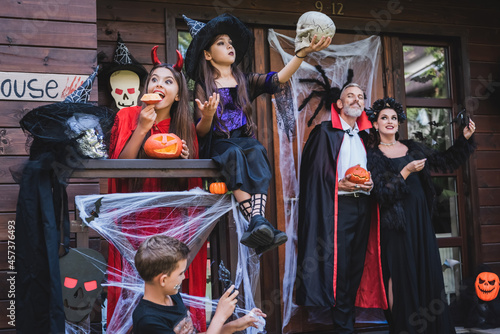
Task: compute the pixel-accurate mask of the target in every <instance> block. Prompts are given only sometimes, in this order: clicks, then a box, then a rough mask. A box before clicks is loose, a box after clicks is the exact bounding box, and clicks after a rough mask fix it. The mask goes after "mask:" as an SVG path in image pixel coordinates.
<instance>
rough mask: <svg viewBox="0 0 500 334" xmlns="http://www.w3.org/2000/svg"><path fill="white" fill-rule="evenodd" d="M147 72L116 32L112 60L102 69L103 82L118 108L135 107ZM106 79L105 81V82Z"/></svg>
mask: <svg viewBox="0 0 500 334" xmlns="http://www.w3.org/2000/svg"><path fill="white" fill-rule="evenodd" d="M147 75H148V72H147V71H146V69H145V68H144V66H142V65H141V64H140V63H139V62H138V61H137V60H136V59H135V58H134V57H133V56H132V54H131V53H130V51H129V49H128V48H127V46H126V45H125V43H124V42H123V40H122V38H121V37H120V34H119V33H118V40H117V42H116V50H115V54H114V56H113V62H112V63H111V64H108V65H106V67H105V69H104V70H103V73H102V76H101V75H100V76H99V77H101V79H102V80H103V82H105V83H106V84H109V87H110V90H111V96H112V97H113V99H114V100H115V104H116V107H117V108H118V109H122V108H126V107H135V106H137V103H138V98H139V95H140V92H141V83H143V82H144V81H145V79H146V77H147ZM106 81H107V82H106Z"/></svg>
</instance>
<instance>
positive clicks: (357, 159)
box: [337, 117, 370, 195]
mask: <svg viewBox="0 0 500 334" xmlns="http://www.w3.org/2000/svg"><path fill="white" fill-rule="evenodd" d="M340 121H341V122H342V129H343V130H344V131H346V133H344V141H343V142H342V145H341V146H340V152H339V157H338V159H337V176H338V177H337V178H338V180H341V179H343V178H344V176H345V172H346V171H347V170H348V169H349V168H351V167H353V166H356V165H358V164H359V165H360V166H361V167H363V168H364V169H366V149H365V146H364V145H363V143H362V142H361V138H360V137H359V128H358V124H357V123H354V128H351V126H350V125H349V124H347V122H346V121H344V120H343V119H342V117H340ZM355 192H360V193H363V194H367V195H369V194H370V193H369V192H366V191H362V190H358V191H355ZM338 194H339V195H345V194H352V192H348V191H340V190H339V192H338Z"/></svg>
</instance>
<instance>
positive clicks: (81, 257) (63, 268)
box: [59, 248, 106, 323]
mask: <svg viewBox="0 0 500 334" xmlns="http://www.w3.org/2000/svg"><path fill="white" fill-rule="evenodd" d="M104 261H105V260H104V256H102V254H101V253H99V252H97V251H95V250H93V249H89V248H73V249H70V250H69V253H68V254H66V255H65V256H63V257H62V258H60V259H59V267H60V272H61V282H62V285H63V286H62V294H63V304H64V314H65V316H66V320H68V321H69V322H73V323H78V322H81V321H82V320H84V319H85V318H86V317H87V316H88V315H89V314H90V312H91V311H92V307H93V306H94V303H95V301H96V299H97V296H98V295H99V293H100V292H101V289H102V287H101V281H102V279H103V278H104V273H105V271H106V263H105V262H104Z"/></svg>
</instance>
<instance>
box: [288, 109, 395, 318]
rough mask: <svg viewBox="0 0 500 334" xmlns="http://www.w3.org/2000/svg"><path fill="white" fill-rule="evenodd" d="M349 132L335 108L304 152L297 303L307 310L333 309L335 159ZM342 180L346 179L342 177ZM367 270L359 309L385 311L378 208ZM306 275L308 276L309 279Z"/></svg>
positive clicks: (363, 122) (365, 123) (361, 124)
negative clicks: (381, 309) (313, 307)
mask: <svg viewBox="0 0 500 334" xmlns="http://www.w3.org/2000/svg"><path fill="white" fill-rule="evenodd" d="M357 124H358V128H359V130H360V132H359V134H360V137H361V138H362V139H363V137H364V135H367V133H366V131H363V130H365V129H367V128H370V127H371V123H370V121H369V120H368V117H367V116H366V114H365V113H364V112H363V114H362V115H361V116H360V117H359V118H358V120H357ZM344 134H345V132H344V131H343V130H342V124H341V121H340V116H339V114H338V113H337V111H336V110H335V109H334V107H333V105H332V121H325V122H322V123H321V124H319V125H317V126H316V127H315V128H314V129H313V131H312V132H311V134H310V136H309V139H308V140H307V143H306V145H305V147H304V150H303V154H302V162H305V163H302V164H301V168H300V199H299V225H298V230H297V235H298V258H297V282H296V302H297V304H298V305H305V306H326V307H332V306H335V298H336V283H337V257H336V256H337V218H338V214H342V213H339V212H338V208H337V204H338V197H337V196H338V195H337V193H338V179H339V178H341V176H339V175H337V161H338V160H337V158H338V155H339V152H340V147H341V145H342V141H343V138H344ZM342 177H343V175H342ZM372 211H373V214H372V223H371V227H370V237H369V240H368V247H367V250H366V258H365V266H364V271H363V276H362V278H361V284H360V286H359V289H358V292H357V297H356V306H359V307H366V308H383V309H387V301H386V298H385V290H384V286H383V280H382V268H381V262H380V229H379V219H378V209H377V207H375V206H374V208H373V210H372ZM306 272H309V273H308V274H306Z"/></svg>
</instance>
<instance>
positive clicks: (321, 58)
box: [268, 29, 382, 329]
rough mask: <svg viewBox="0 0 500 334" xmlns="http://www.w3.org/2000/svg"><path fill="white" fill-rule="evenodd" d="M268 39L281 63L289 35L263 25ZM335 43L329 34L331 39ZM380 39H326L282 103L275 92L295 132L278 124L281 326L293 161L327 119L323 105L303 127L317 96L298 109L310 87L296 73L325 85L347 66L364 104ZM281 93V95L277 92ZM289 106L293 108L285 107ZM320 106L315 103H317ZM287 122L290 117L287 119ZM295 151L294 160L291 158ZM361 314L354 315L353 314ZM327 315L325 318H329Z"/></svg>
mask: <svg viewBox="0 0 500 334" xmlns="http://www.w3.org/2000/svg"><path fill="white" fill-rule="evenodd" d="M268 41H269V44H270V45H271V47H272V48H273V49H274V50H275V51H276V52H278V53H279V55H280V56H281V58H282V60H283V62H284V63H285V64H287V63H288V62H289V61H290V60H291V59H292V58H293V54H290V53H287V52H286V51H285V49H286V50H291V52H293V50H294V40H293V38H290V37H287V36H285V35H282V34H279V33H277V32H275V31H274V30H273V29H270V30H269V34H268ZM333 43H335V38H334V39H333ZM380 50H381V43H380V38H379V37H378V36H371V37H368V38H366V39H362V40H359V41H356V42H353V43H349V44H343V45H333V44H332V45H330V46H329V47H328V48H327V49H325V50H323V51H320V52H314V53H311V54H309V55H308V56H307V58H306V59H305V62H303V63H302V65H301V66H300V68H299V69H298V71H297V72H296V73H295V74H294V75H293V77H292V79H291V80H290V83H291V98H292V101H289V102H287V103H282V100H280V99H278V98H276V97H275V100H274V101H273V102H274V105H275V108H276V113H277V115H289V116H288V117H287V119H290V118H291V116H290V115H293V120H294V121H295V122H294V123H295V124H296V127H295V129H294V130H293V131H292V132H293V133H294V134H295V136H296V138H295V139H296V142H297V145H295V147H294V142H293V141H290V140H289V129H286V128H285V127H283V126H279V125H280V124H278V136H279V143H278V144H279V149H278V152H279V166H280V172H281V181H282V185H283V198H284V212H283V213H281V214H282V215H283V216H284V217H285V224H286V234H287V236H288V242H287V243H286V245H285V263H284V266H285V269H284V275H283V325H282V326H283V327H282V328H283V329H284V328H285V326H286V325H287V324H288V323H289V322H290V319H291V317H292V315H293V314H294V312H295V311H296V310H297V305H295V303H294V302H293V287H294V283H295V276H296V269H297V255H296V254H297V250H296V246H295V245H296V244H297V218H298V196H299V175H297V173H296V171H295V166H300V159H301V153H302V146H303V145H304V143H305V142H306V141H307V137H306V133H307V134H308V131H310V129H312V128H313V127H314V126H315V125H317V124H319V123H321V122H323V121H326V120H330V119H331V113H330V108H329V106H328V107H327V110H328V112H320V113H319V114H318V115H317V116H316V117H315V118H314V119H313V123H312V126H311V128H309V129H308V126H307V120H308V119H310V118H311V117H312V116H313V115H314V112H315V110H316V108H317V106H318V104H319V103H320V101H321V97H319V96H317V97H312V98H311V99H310V101H308V103H306V105H305V106H304V109H302V111H301V112H298V110H297V107H296V106H300V105H301V104H302V103H303V101H304V99H306V98H307V97H308V96H309V95H310V94H311V91H312V89H313V87H311V85H307V84H304V83H300V82H299V79H300V78H311V79H316V80H318V81H319V82H322V81H324V76H326V77H327V78H328V79H329V80H330V87H343V85H344V83H345V82H346V78H348V71H349V69H352V71H353V73H354V77H353V78H352V82H354V83H357V84H359V85H360V86H361V87H362V88H363V90H364V91H365V93H366V96H367V100H366V101H365V104H366V106H369V105H371V100H372V97H379V96H381V94H382V92H380V94H378V92H376V91H375V89H376V87H375V76H376V74H377V71H378V66H379V63H380ZM316 65H320V66H321V68H322V69H323V70H324V76H323V74H322V73H321V72H319V71H318V70H317V68H316V67H315V66H316ZM280 98H281V97H280ZM291 108H293V109H291ZM320 109H321V108H320ZM288 122H290V121H288ZM295 157H297V159H298V161H295ZM309 317H310V318H309V321H311V322H323V318H321V314H314V313H309ZM360 318H362V317H357V318H356V319H357V320H359V319H360ZM330 321H331V320H330Z"/></svg>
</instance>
